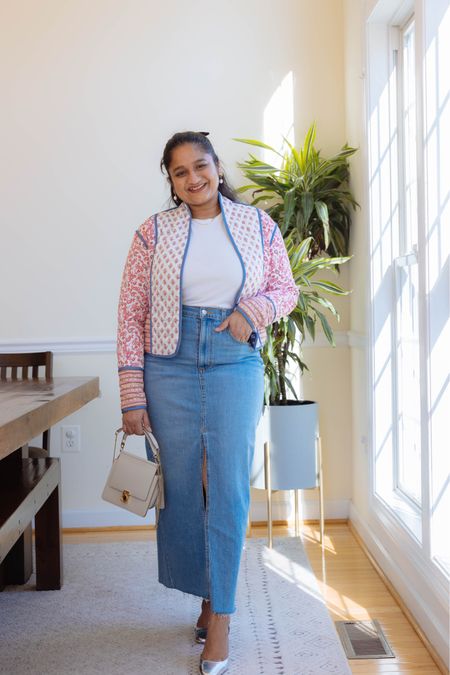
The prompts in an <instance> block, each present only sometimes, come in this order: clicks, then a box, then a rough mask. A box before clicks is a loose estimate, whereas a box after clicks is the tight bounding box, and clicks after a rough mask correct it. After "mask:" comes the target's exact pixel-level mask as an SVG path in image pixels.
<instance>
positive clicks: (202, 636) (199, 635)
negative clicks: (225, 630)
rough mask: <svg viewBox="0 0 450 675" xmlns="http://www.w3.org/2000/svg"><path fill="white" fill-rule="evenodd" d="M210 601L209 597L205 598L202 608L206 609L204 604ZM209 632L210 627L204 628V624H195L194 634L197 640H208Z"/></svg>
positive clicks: (199, 641) (202, 641)
mask: <svg viewBox="0 0 450 675" xmlns="http://www.w3.org/2000/svg"><path fill="white" fill-rule="evenodd" d="M208 602H210V601H209V599H208V598H203V600H202V609H204V607H203V605H204V603H208ZM207 634H208V629H207V628H204V627H202V626H194V636H195V641H196V642H198V643H200V644H203V643H204V642H206V636H207Z"/></svg>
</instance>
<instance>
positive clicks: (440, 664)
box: [348, 505, 448, 675]
mask: <svg viewBox="0 0 450 675" xmlns="http://www.w3.org/2000/svg"><path fill="white" fill-rule="evenodd" d="M355 516H356V518H355V520H352V517H355ZM358 524H359V525H363V527H364V524H363V523H362V521H360V518H359V516H357V514H356V510H355V509H354V506H353V505H352V509H351V515H350V518H349V520H348V527H349V529H350V531H351V533H352V534H353V536H354V537H355V539H356V540H357V542H358V544H359V545H360V546H361V548H362V550H363V551H364V553H365V554H366V556H367V557H368V559H369V560H370V562H371V564H372V565H373V567H374V568H375V570H376V572H377V574H378V575H379V576H380V578H381V579H382V581H383V583H384V584H385V585H386V587H387V588H388V590H389V592H390V593H391V595H392V596H393V597H394V598H395V601H396V602H397V604H398V605H399V607H400V609H401V610H402V612H403V613H404V615H405V616H406V618H407V619H408V621H409V623H410V624H411V626H412V628H413V629H414V631H415V632H416V633H417V635H418V637H419V639H420V640H421V641H422V642H423V644H424V646H425V647H426V649H427V650H428V652H429V653H430V656H431V658H432V659H433V661H434V662H435V664H436V667H437V668H438V669H439V670H440V672H441V673H443V675H446V674H447V675H448V668H447V666H446V664H445V663H444V661H443V659H442V658H441V656H440V655H439V653H438V652H437V651H436V648H435V647H434V646H433V644H432V643H431V641H430V639H429V638H428V637H427V636H426V635H425V633H424V632H423V630H422V628H421V627H420V625H419V623H418V621H417V619H416V618H415V616H414V614H413V613H412V612H411V610H410V609H409V608H408V606H407V605H406V604H405V602H404V600H403V598H402V596H401V595H400V594H399V592H398V591H397V589H396V587H395V586H394V584H393V583H392V581H391V580H390V579H389V577H388V576H387V575H386V573H385V572H384V570H383V569H382V567H381V566H380V564H379V563H378V562H377V560H376V559H375V558H374V556H373V555H372V553H371V551H370V549H369V548H368V546H367V544H366V542H365V540H364V539H363V537H362V535H361V533H360V532H359V530H358ZM364 531H365V530H364ZM372 544H373V545H374V546H375V547H377V544H376V541H375V540H374V539H373V540H372Z"/></svg>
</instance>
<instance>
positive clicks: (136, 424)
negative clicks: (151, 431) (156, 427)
mask: <svg viewBox="0 0 450 675" xmlns="http://www.w3.org/2000/svg"><path fill="white" fill-rule="evenodd" d="M144 424H145V425H146V426H148V427H150V422H149V419H148V415H147V411H146V410H144V409H143V408H142V409H140V410H129V411H128V412H125V413H123V415H122V429H123V431H124V432H125V433H126V434H127V435H128V436H132V435H133V434H136V435H137V436H142V435H143V433H144V430H143V426H144Z"/></svg>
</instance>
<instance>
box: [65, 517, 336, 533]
mask: <svg viewBox="0 0 450 675" xmlns="http://www.w3.org/2000/svg"><path fill="white" fill-rule="evenodd" d="M324 524H325V527H327V526H328V527H329V526H332V525H347V524H348V518H330V519H327V520H325V521H324ZM272 525H273V527H293V526H294V523H291V522H288V521H287V520H274V521H273V522H272ZM302 525H308V526H310V525H316V526H317V527H319V526H320V521H319V520H302V521H301V523H300V526H302ZM267 527H268V524H267V520H257V521H252V523H251V528H252V529H258V528H260V529H267ZM154 530H156V526H155V525H111V526H110V527H63V528H62V533H63V534H89V533H97V532H98V533H100V532H136V531H138V532H139V531H142V532H151V531H154Z"/></svg>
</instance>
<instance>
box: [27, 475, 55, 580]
mask: <svg viewBox="0 0 450 675" xmlns="http://www.w3.org/2000/svg"><path fill="white" fill-rule="evenodd" d="M34 523H35V539H36V590H37V591H56V590H59V589H60V588H61V586H62V536H61V501H60V495H59V486H57V487H55V489H54V490H53V492H52V493H51V495H50V496H49V497H48V499H47V501H46V502H45V503H44V505H43V506H42V507H41V508H40V510H39V511H38V512H37V513H36V516H35V518H34Z"/></svg>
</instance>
